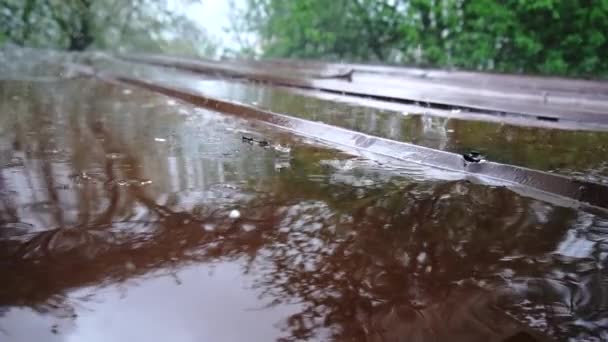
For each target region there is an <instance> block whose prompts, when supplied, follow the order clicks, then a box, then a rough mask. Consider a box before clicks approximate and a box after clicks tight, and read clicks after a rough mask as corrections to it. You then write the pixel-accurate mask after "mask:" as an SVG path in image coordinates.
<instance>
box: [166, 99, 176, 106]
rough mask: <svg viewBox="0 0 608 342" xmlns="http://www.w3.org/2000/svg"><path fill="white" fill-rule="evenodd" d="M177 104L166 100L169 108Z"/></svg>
mask: <svg viewBox="0 0 608 342" xmlns="http://www.w3.org/2000/svg"><path fill="white" fill-rule="evenodd" d="M176 104H177V102H175V100H168V101H167V105H169V106H175V105H176Z"/></svg>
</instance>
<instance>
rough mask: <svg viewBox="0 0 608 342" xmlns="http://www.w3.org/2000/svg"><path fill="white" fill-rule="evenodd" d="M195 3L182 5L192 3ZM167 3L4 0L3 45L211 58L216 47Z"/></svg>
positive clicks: (0, 9) (0, 0)
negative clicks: (159, 53)
mask: <svg viewBox="0 0 608 342" xmlns="http://www.w3.org/2000/svg"><path fill="white" fill-rule="evenodd" d="M191 2H194V0H182V3H191ZM174 3H175V2H171V1H168V0H165V1H155V0H132V1H124V0H0V43H2V41H3V40H4V41H5V42H11V43H13V44H16V45H20V46H34V47H44V48H63V49H67V50H74V51H80V50H85V49H87V48H97V49H105V50H137V51H150V52H174V53H180V54H191V55H201V54H203V55H204V54H207V55H208V54H213V53H214V52H215V49H216V47H217V43H216V42H214V41H213V40H211V39H210V38H209V37H208V36H207V34H206V32H205V31H204V30H203V29H202V28H200V27H198V26H197V25H196V24H195V23H194V22H192V21H191V20H190V19H188V18H186V17H185V16H183V15H181V14H178V13H175V12H173V11H171V5H172V4H174Z"/></svg>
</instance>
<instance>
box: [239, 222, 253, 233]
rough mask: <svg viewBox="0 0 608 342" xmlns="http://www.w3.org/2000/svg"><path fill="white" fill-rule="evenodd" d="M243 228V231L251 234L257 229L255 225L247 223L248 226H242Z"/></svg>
mask: <svg viewBox="0 0 608 342" xmlns="http://www.w3.org/2000/svg"><path fill="white" fill-rule="evenodd" d="M241 228H243V230H244V231H246V232H250V231H252V230H254V229H255V225H253V224H249V223H246V224H244V225H242V226H241Z"/></svg>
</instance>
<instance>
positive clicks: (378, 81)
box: [121, 55, 608, 124]
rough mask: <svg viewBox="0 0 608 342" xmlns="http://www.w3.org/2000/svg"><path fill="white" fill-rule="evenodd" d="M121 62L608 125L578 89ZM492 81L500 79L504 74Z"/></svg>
mask: <svg viewBox="0 0 608 342" xmlns="http://www.w3.org/2000/svg"><path fill="white" fill-rule="evenodd" d="M121 57H122V58H123V59H126V60H130V61H136V62H143V63H150V64H155V65H163V66H170V67H177V68H182V69H187V70H191V71H197V72H201V73H208V74H209V73H210V74H217V75H224V76H231V77H242V78H247V79H251V80H257V81H263V82H271V83H275V84H279V85H284V86H292V87H299V88H308V89H317V90H324V91H330V92H335V93H343V94H349V95H357V96H366V97H373V98H378V99H385V100H397V101H404V102H410V103H411V102H421V103H426V104H429V105H431V106H437V107H440V108H449V107H457V108H466V109H474V110H481V111H491V112H496V113H516V114H522V115H527V116H533V117H540V118H543V119H547V120H552V121H556V120H568V121H577V122H591V123H601V124H608V95H605V94H601V93H600V94H589V93H584V94H583V93H576V94H575V93H574V90H573V92H570V93H565V92H551V93H549V92H547V91H545V90H538V89H537V90H534V91H533V90H531V88H530V86H523V85H522V86H521V87H520V88H519V90H518V89H514V88H513V87H511V86H509V87H507V86H501V85H500V82H498V83H497V84H496V85H494V86H492V87H485V88H483V87H477V88H473V87H471V86H470V84H472V83H471V82H473V80H470V81H469V83H463V84H462V85H460V84H458V85H456V84H453V82H452V83H450V82H447V81H445V82H438V81H433V80H427V79H422V78H415V77H409V78H407V77H403V76H391V75H385V76H382V75H378V74H365V73H364V74H358V72H357V70H356V69H355V72H354V75H353V79H352V81H348V80H344V79H341V78H327V77H315V75H310V68H309V69H302V68H298V67H297V64H296V65H295V67H292V68H290V67H288V66H285V65H278V66H276V67H274V66H273V65H272V64H267V65H266V64H264V63H258V62H242V63H240V64H236V62H216V61H202V60H193V59H184V58H178V57H167V56H152V55H137V56H135V55H128V56H121ZM343 72H344V68H341V69H340V68H337V67H336V68H332V67H327V68H323V69H319V70H318V72H317V74H319V75H320V74H323V75H325V76H327V75H331V74H332V73H335V74H336V75H341V73H343ZM460 77H464V76H460ZM480 77H481V76H480ZM488 77H490V76H488ZM491 77H498V75H494V76H491ZM491 77H490V78H486V79H485V81H484V82H489V81H488V80H489V79H491ZM506 77H507V78H505V79H508V80H510V82H514V81H513V79H512V78H509V77H511V76H506ZM513 77H515V76H513ZM573 82H575V83H573V89H577V88H575V87H574V85H575V84H577V82H586V81H580V80H579V81H573ZM467 84H468V86H467ZM564 86H565V83H560V85H559V87H561V88H564ZM590 87H591V86H590ZM561 88H560V89H561Z"/></svg>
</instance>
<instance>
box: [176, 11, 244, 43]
mask: <svg viewBox="0 0 608 342" xmlns="http://www.w3.org/2000/svg"><path fill="white" fill-rule="evenodd" d="M201 2H202V3H197V4H192V5H187V6H184V8H183V9H182V10H183V11H184V13H185V14H186V15H187V16H188V17H189V18H191V19H192V20H194V21H195V22H197V23H198V24H199V25H201V26H202V27H204V28H205V29H206V30H207V32H208V33H209V34H210V35H212V36H213V37H216V38H217V39H218V40H219V41H220V42H222V44H223V46H224V47H227V48H237V47H238V44H237V42H236V40H235V39H234V37H232V35H230V34H228V33H226V32H225V30H226V29H227V28H229V27H230V2H229V1H228V0H203V1H201ZM234 2H235V4H236V5H237V6H244V1H243V0H235V1H234Z"/></svg>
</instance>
